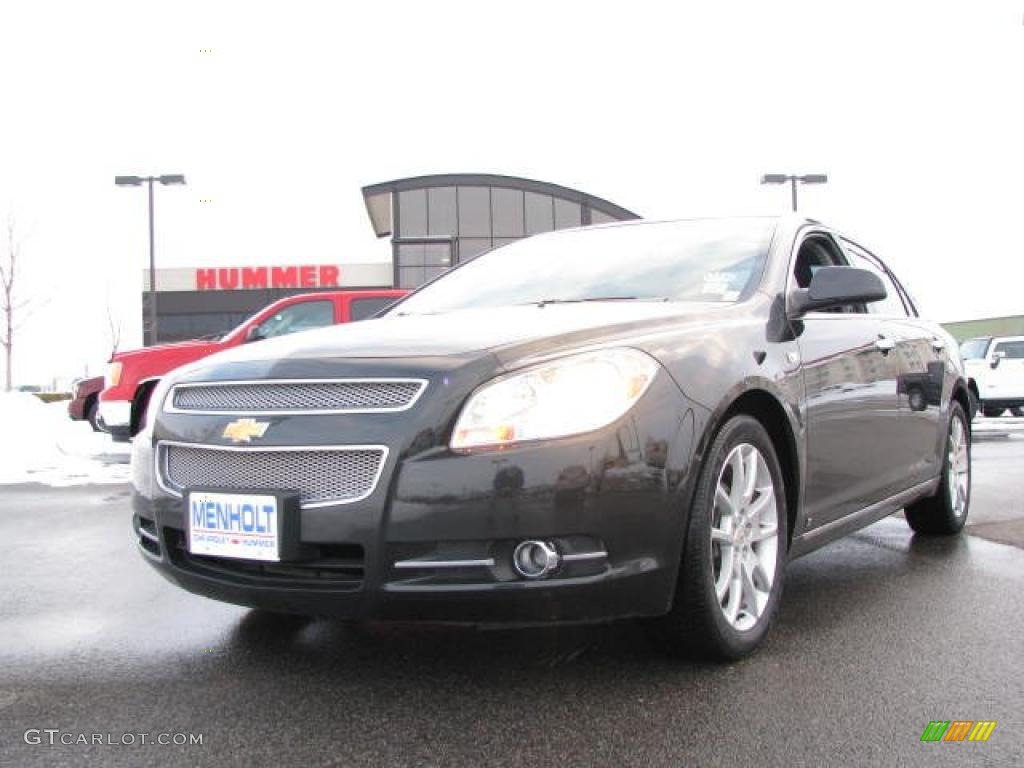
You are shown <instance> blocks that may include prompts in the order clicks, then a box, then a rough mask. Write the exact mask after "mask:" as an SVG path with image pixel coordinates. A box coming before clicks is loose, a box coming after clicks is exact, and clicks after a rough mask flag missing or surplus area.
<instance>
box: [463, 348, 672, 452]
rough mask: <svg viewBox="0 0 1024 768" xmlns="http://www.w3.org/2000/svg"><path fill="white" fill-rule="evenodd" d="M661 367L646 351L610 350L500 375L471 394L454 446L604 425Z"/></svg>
mask: <svg viewBox="0 0 1024 768" xmlns="http://www.w3.org/2000/svg"><path fill="white" fill-rule="evenodd" d="M657 371H658V364H657V363H656V362H655V361H654V360H653V359H652V358H651V357H649V356H648V355H646V354H644V353H643V352H639V351H637V350H635V349H607V350H602V351H599V352H590V353H585V354H581V355H572V356H570V357H563V358H561V359H559V360H555V361H553V362H550V363H544V364H543V365H538V366H536V367H533V368H529V369H527V370H525V371H520V372H518V373H514V374H510V375H508V376H502V377H499V378H497V379H494V380H493V381H491V382H489V383H487V384H485V385H483V386H482V387H481V388H480V389H478V390H477V391H476V392H474V393H473V395H472V396H471V397H470V398H469V402H467V403H466V405H465V406H464V407H463V409H462V413H461V414H459V419H458V421H457V422H456V424H455V431H454V432H453V433H452V441H451V447H452V449H453V450H466V449H469V448H480V447H483V446H487V447H491V448H495V447H501V446H506V445H512V444H514V443H520V442H523V441H526V440H545V439H550V438H554V437H566V436H568V435H577V434H580V433H583V432H591V431H593V430H595V429H600V428H601V427H603V426H606V425H608V424H611V423H612V422H613V421H615V420H616V419H618V418H619V417H621V416H622V415H623V414H624V413H625V412H626V411H628V410H629V409H630V408H631V407H632V405H633V404H634V403H635V402H636V401H637V400H639V399H640V397H641V396H642V395H643V393H644V392H646V391H647V387H648V386H649V385H650V383H651V381H652V379H654V374H655V373H657Z"/></svg>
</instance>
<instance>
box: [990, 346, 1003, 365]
mask: <svg viewBox="0 0 1024 768" xmlns="http://www.w3.org/2000/svg"><path fill="white" fill-rule="evenodd" d="M1004 357H1006V353H1005V352H1003V351H1002V350H998V351H996V352H993V353H992V362H991V363H989V365H991V366H992V367H993V368H998V367H999V364H1000V363H1001V362H1002V361H1003V358H1004Z"/></svg>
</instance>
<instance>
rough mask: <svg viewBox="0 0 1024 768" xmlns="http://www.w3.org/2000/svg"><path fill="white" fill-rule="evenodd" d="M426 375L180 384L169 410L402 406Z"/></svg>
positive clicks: (296, 410) (336, 409)
mask: <svg viewBox="0 0 1024 768" xmlns="http://www.w3.org/2000/svg"><path fill="white" fill-rule="evenodd" d="M424 386H426V382H425V381H423V380H422V379H350V380H337V381H298V380H295V381H281V380H277V381H252V382H249V381H245V382H223V383H211V384H179V385H178V386H176V387H175V388H174V391H173V393H172V394H171V400H170V406H171V407H170V410H172V411H188V412H194V413H253V414H258V413H344V412H346V411H348V412H357V413H358V412H365V411H402V410H405V409H406V408H409V407H410V406H412V404H413V403H414V402H415V401H416V399H417V398H418V397H419V395H420V393H421V392H422V391H423V388H424Z"/></svg>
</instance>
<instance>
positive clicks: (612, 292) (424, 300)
mask: <svg viewBox="0 0 1024 768" xmlns="http://www.w3.org/2000/svg"><path fill="white" fill-rule="evenodd" d="M774 230H775V220H774V219H770V218H762V219H757V218H750V219H699V220H692V221H678V222H664V223H657V224H636V225H619V226H610V227H596V228H590V229H574V230H566V231H562V232H552V233H548V234H544V235H538V236H535V237H530V238H526V239H524V240H518V241H516V242H514V243H511V244H510V245H506V246H504V247H502V248H497V249H495V250H493V251H490V252H488V253H485V254H482V255H481V256H478V257H477V258H475V259H473V260H472V261H469V262H467V263H465V264H464V265H462V266H460V267H459V268H457V269H454V270H452V271H451V272H448V273H447V274H445V275H443V276H442V277H440V278H438V279H437V280H435V281H434V282H433V283H430V284H429V285H427V286H425V287H424V288H423V289H421V290H420V291H418V292H417V293H415V294H414V295H412V296H411V297H409V298H408V299H406V300H405V301H403V302H401V303H400V304H398V305H397V306H396V307H395V309H394V310H393V312H394V313H395V314H433V313H438V312H450V311H453V310H459V309H471V308H479V307H504V306H515V305H521V304H547V303H562V302H579V301H630V300H635V301H697V302H735V301H740V300H742V299H745V298H746V297H747V296H749V295H750V294H751V293H752V292H753V291H754V290H755V289H756V288H757V284H758V281H759V279H760V277H761V272H762V269H763V268H764V263H765V259H766V258H767V253H768V247H769V245H770V244H771V238H772V234H773V233H774Z"/></svg>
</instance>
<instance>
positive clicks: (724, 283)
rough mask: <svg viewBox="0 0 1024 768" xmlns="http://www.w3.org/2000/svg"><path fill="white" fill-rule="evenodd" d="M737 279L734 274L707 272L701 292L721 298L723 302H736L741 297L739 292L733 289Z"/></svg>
mask: <svg viewBox="0 0 1024 768" xmlns="http://www.w3.org/2000/svg"><path fill="white" fill-rule="evenodd" d="M736 277H737V275H736V274H734V273H732V272H705V273H704V287H703V288H701V291H700V292H701V293H710V294H712V295H717V296H721V297H722V298H721V300H722V301H735V300H736V298H737V297H738V296H739V291H736V290H733V289H732V283H733V281H734V280H735V279H736Z"/></svg>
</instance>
